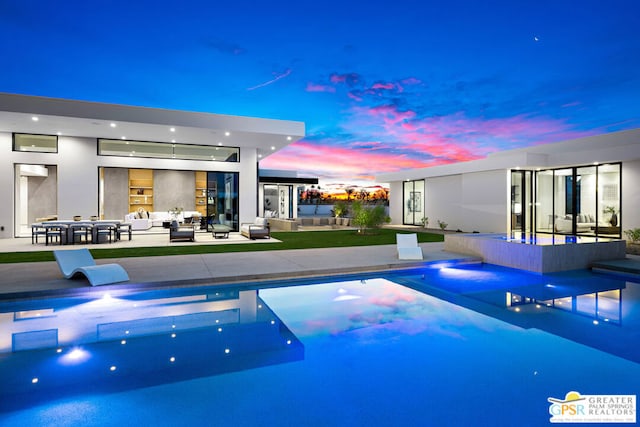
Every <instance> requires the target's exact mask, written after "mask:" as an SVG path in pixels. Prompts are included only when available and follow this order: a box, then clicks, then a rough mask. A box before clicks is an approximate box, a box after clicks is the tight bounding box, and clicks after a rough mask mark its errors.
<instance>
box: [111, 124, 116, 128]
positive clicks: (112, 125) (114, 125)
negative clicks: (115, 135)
mask: <svg viewBox="0 0 640 427" xmlns="http://www.w3.org/2000/svg"><path fill="white" fill-rule="evenodd" d="M109 126H111V127H112V128H114V127H116V126H117V125H116V124H115V123H109Z"/></svg>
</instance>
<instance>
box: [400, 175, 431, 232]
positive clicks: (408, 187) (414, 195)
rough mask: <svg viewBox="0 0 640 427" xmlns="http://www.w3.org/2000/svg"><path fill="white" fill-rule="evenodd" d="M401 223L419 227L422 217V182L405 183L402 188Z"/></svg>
mask: <svg viewBox="0 0 640 427" xmlns="http://www.w3.org/2000/svg"><path fill="white" fill-rule="evenodd" d="M402 199H403V200H404V203H403V206H404V207H403V210H404V213H403V215H402V217H403V223H404V224H409V225H421V224H422V218H423V217H424V215H425V214H424V206H425V205H424V180H420V181H406V182H405V183H404V187H403V197H402Z"/></svg>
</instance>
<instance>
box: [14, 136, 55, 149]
mask: <svg viewBox="0 0 640 427" xmlns="http://www.w3.org/2000/svg"><path fill="white" fill-rule="evenodd" d="M13 151H33V152H38V153H57V152H58V137H57V136H55V135H31V134H25V133H14V134H13Z"/></svg>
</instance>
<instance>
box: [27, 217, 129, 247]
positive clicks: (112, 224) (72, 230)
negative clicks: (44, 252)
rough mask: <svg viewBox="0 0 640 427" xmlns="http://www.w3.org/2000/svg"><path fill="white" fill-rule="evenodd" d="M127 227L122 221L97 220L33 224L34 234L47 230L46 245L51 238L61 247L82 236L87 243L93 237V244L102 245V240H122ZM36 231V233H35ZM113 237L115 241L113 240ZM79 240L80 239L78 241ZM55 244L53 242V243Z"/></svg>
mask: <svg viewBox="0 0 640 427" xmlns="http://www.w3.org/2000/svg"><path fill="white" fill-rule="evenodd" d="M127 225H129V224H126V223H124V222H123V221H120V220H104V219H103V220H95V221H74V220H55V221H43V222H41V223H37V224H32V225H31V229H32V232H38V230H42V229H44V230H45V233H43V234H45V244H47V245H48V244H49V240H50V238H54V237H55V238H56V242H57V243H59V244H61V245H70V244H75V243H76V242H78V239H80V242H81V241H82V240H81V235H82V234H84V235H85V242H88V241H89V240H88V239H87V237H88V236H89V235H90V236H91V242H92V243H101V240H102V239H105V240H107V239H108V241H109V242H112V241H116V240H119V239H120V234H121V232H122V231H123V230H124V231H127ZM34 230H35V231H34ZM128 234H129V240H131V226H130V225H129V227H128ZM111 236H113V239H112V238H111ZM77 238H78V239H77ZM52 243H53V242H52Z"/></svg>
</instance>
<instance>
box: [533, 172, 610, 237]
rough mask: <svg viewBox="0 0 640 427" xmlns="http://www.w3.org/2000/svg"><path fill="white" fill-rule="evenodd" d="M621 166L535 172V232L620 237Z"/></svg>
mask: <svg viewBox="0 0 640 427" xmlns="http://www.w3.org/2000/svg"><path fill="white" fill-rule="evenodd" d="M621 167H622V166H621V164H620V163H616V164H608V165H594V166H576V167H571V168H563V169H556V170H546V171H540V172H537V173H536V202H535V206H536V210H535V215H536V231H538V232H553V233H561V234H577V235H589V236H593V235H596V236H604V237H616V238H620V237H621V236H622V232H621V229H622V227H621V221H622V213H621V212H620V207H621V206H622V201H621V198H620V194H621V190H620V187H621V185H622V181H621Z"/></svg>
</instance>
